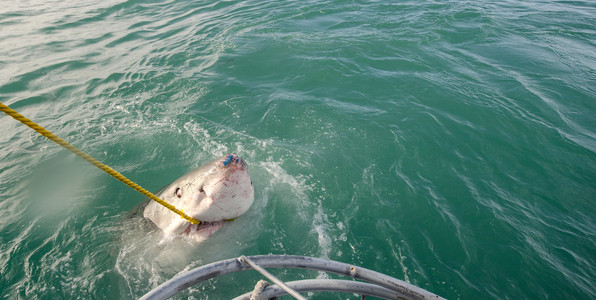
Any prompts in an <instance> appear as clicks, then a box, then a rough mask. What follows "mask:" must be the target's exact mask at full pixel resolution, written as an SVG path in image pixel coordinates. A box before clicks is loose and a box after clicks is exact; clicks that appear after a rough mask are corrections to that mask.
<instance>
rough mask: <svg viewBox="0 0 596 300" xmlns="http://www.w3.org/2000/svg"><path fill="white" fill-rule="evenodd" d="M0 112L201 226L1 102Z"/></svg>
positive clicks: (197, 221)
mask: <svg viewBox="0 0 596 300" xmlns="http://www.w3.org/2000/svg"><path fill="white" fill-rule="evenodd" d="M0 110H1V111H3V112H4V113H6V114H7V115H9V116H11V117H13V118H14V119H15V120H17V121H19V122H21V123H23V124H25V125H27V126H29V127H30V128H31V129H33V130H35V131H36V132H37V133H39V134H41V135H42V136H45V137H46V138H48V139H49V140H50V141H52V142H55V143H56V144H58V145H60V146H62V147H64V148H66V150H68V151H70V152H72V153H74V154H76V155H78V156H80V157H81V158H82V159H84V160H86V161H87V162H89V163H90V164H92V165H94V166H96V167H98V168H99V169H101V170H102V171H104V172H106V173H108V174H109V175H111V176H112V177H114V178H116V179H118V180H120V181H122V182H123V183H124V184H126V185H128V186H129V187H131V188H133V189H135V190H136V191H137V192H139V193H141V194H143V195H145V196H147V197H149V198H150V199H151V200H154V201H156V202H157V203H159V204H161V205H163V206H165V207H166V208H167V209H169V210H171V211H173V212H175V213H176V214H178V215H179V216H180V217H182V218H183V219H186V220H187V221H189V222H190V223H192V224H201V221H199V220H197V219H194V218H192V217H190V216H188V215H186V214H185V213H183V212H182V210H179V209H177V208H176V207H174V206H173V205H170V204H169V203H167V202H166V201H164V200H161V199H160V198H159V197H157V196H155V195H153V194H152V193H151V192H149V191H147V190H145V189H144V188H142V187H141V186H139V185H138V184H136V183H134V182H132V181H130V180H129V179H128V178H126V177H124V176H123V175H122V174H120V173H118V172H116V171H114V170H113V169H112V168H110V167H108V166H106V165H104V164H102V163H101V162H99V161H97V160H96V159H95V158H93V157H91V156H89V155H88V154H87V153H85V152H83V151H81V150H79V149H77V148H76V147H74V146H73V145H71V144H69V143H68V142H66V141H65V140H63V139H61V138H59V137H57V136H56V135H55V134H53V133H51V132H49V131H47V130H46V129H45V128H43V127H41V126H39V125H37V124H36V123H35V122H33V121H31V120H29V119H27V118H25V117H24V116H23V115H21V114H19V113H18V112H16V111H14V110H13V109H11V108H10V107H8V106H6V105H4V104H3V103H2V102H0Z"/></svg>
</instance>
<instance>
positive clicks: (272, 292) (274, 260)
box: [141, 255, 444, 300]
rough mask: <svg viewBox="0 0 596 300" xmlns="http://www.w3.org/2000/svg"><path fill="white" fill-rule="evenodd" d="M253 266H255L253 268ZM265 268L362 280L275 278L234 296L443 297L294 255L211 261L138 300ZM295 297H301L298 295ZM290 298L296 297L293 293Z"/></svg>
mask: <svg viewBox="0 0 596 300" xmlns="http://www.w3.org/2000/svg"><path fill="white" fill-rule="evenodd" d="M253 266H256V268H255V267H253ZM266 268H294V269H308V270H316V271H322V272H331V273H336V274H340V275H345V276H349V277H351V278H354V279H357V280H362V281H366V282H361V281H353V280H336V279H308V280H299V281H293V282H287V283H283V282H282V281H279V282H281V283H282V284H281V285H272V286H267V287H265V288H264V289H262V291H260V294H259V295H253V292H248V293H246V294H243V295H240V296H238V297H237V298H235V299H249V298H251V296H253V298H252V299H269V298H274V297H277V296H281V295H285V294H288V293H290V294H292V292H290V291H293V292H294V293H298V292H315V291H332V292H347V293H356V294H361V295H363V296H373V297H378V298H383V299H435V300H438V299H444V298H442V297H440V296H438V295H435V294H433V293H431V292H429V291H427V290H424V289H422V288H419V287H417V286H415V285H412V284H409V283H407V282H405V281H402V280H399V279H396V278H393V277H391V276H388V275H385V274H383V273H379V272H376V271H372V270H369V269H366V268H362V267H358V266H354V265H350V264H346V263H342V262H337V261H332V260H327V259H322V258H315V257H308V256H295V255H258V256H249V257H246V256H240V257H238V258H232V259H227V260H222V261H218V262H214V263H211V264H208V265H205V266H202V267H198V268H195V269H192V270H189V271H187V272H184V273H182V274H179V275H177V276H176V277H174V278H172V279H170V280H168V281H166V282H164V283H162V284H161V285H159V286H158V287H156V288H155V289H153V290H151V291H150V292H149V293H147V294H145V295H144V296H143V297H141V299H152V300H154V299H167V298H169V297H172V296H174V295H176V294H177V293H179V292H181V291H183V290H184V289H186V288H188V287H190V286H193V285H195V284H197V283H199V282H201V281H205V280H208V279H211V278H214V277H217V276H221V275H225V274H229V273H234V272H240V271H245V270H252V269H255V270H257V271H259V270H262V271H265V270H264V269H266ZM259 272H261V271H259ZM265 272H266V273H267V274H268V275H264V276H265V277H267V278H269V279H270V280H272V281H273V282H277V281H276V280H279V279H277V278H276V277H275V276H273V275H271V274H270V273H269V272H267V271H265ZM262 274H265V273H262ZM269 275H270V276H271V277H269ZM273 278H275V279H273ZM283 286H285V287H283ZM286 288H288V289H286ZM298 296H299V297H303V296H302V295H299V294H298ZM294 297H296V296H295V295H294ZM296 298H297V299H303V298H298V297H296Z"/></svg>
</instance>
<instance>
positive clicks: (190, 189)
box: [143, 154, 254, 236]
mask: <svg viewBox="0 0 596 300" xmlns="http://www.w3.org/2000/svg"><path fill="white" fill-rule="evenodd" d="M158 197H159V198H161V199H163V200H165V201H166V202H168V203H169V204H171V205H174V206H175V207H176V208H178V209H181V210H182V211H183V212H184V213H185V214H187V215H189V216H191V217H193V218H195V219H197V220H200V221H202V224H200V225H192V224H190V223H189V222H187V221H186V220H184V219H182V218H181V217H180V216H178V215H177V214H175V213H173V212H171V211H170V210H168V209H167V208H165V207H163V206H161V205H159V204H158V203H156V202H150V203H149V204H148V205H147V206H146V207H145V210H144V213H143V215H144V216H145V218H147V219H149V220H151V221H152V222H153V223H155V225H157V226H158V227H159V228H161V229H162V230H163V231H164V232H166V233H173V234H180V233H184V232H186V233H189V234H195V235H196V234H199V235H207V236H208V235H211V234H212V233H213V232H215V231H217V229H219V227H221V224H222V223H223V220H227V219H234V218H236V217H238V216H240V215H242V214H243V213H245V212H246V211H247V210H248V209H249V208H250V206H251V205H252V203H253V201H254V188H253V184H252V181H251V179H250V175H249V174H248V166H247V165H246V162H245V161H244V160H243V159H242V158H240V157H239V156H238V155H236V154H228V155H225V156H223V157H220V158H218V159H216V160H213V161H211V162H209V163H207V164H205V165H203V166H201V167H199V168H197V169H195V170H192V171H190V172H188V173H187V174H185V175H183V176H182V177H180V178H178V179H177V180H176V181H174V182H173V183H172V184H170V185H169V186H167V187H166V188H165V189H163V190H162V191H161V193H159V195H158ZM191 225H192V226H191Z"/></svg>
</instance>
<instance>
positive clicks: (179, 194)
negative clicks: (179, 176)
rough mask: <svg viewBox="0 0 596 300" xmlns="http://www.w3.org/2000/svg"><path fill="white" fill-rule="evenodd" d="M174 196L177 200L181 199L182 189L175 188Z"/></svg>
mask: <svg viewBox="0 0 596 300" xmlns="http://www.w3.org/2000/svg"><path fill="white" fill-rule="evenodd" d="M174 195H176V196H177V197H178V198H180V197H182V189H181V188H177V189H176V191H175V192H174Z"/></svg>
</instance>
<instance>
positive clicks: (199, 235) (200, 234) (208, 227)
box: [182, 221, 224, 240]
mask: <svg viewBox="0 0 596 300" xmlns="http://www.w3.org/2000/svg"><path fill="white" fill-rule="evenodd" d="M223 224H224V221H215V222H201V224H198V225H196V224H190V225H189V226H188V227H187V228H186V230H184V232H183V233H182V234H184V235H188V236H189V237H192V238H193V239H195V240H203V239H206V238H208V237H210V236H211V235H212V234H214V233H215V232H216V231H218V230H219V229H220V228H221V227H222V226H223Z"/></svg>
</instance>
